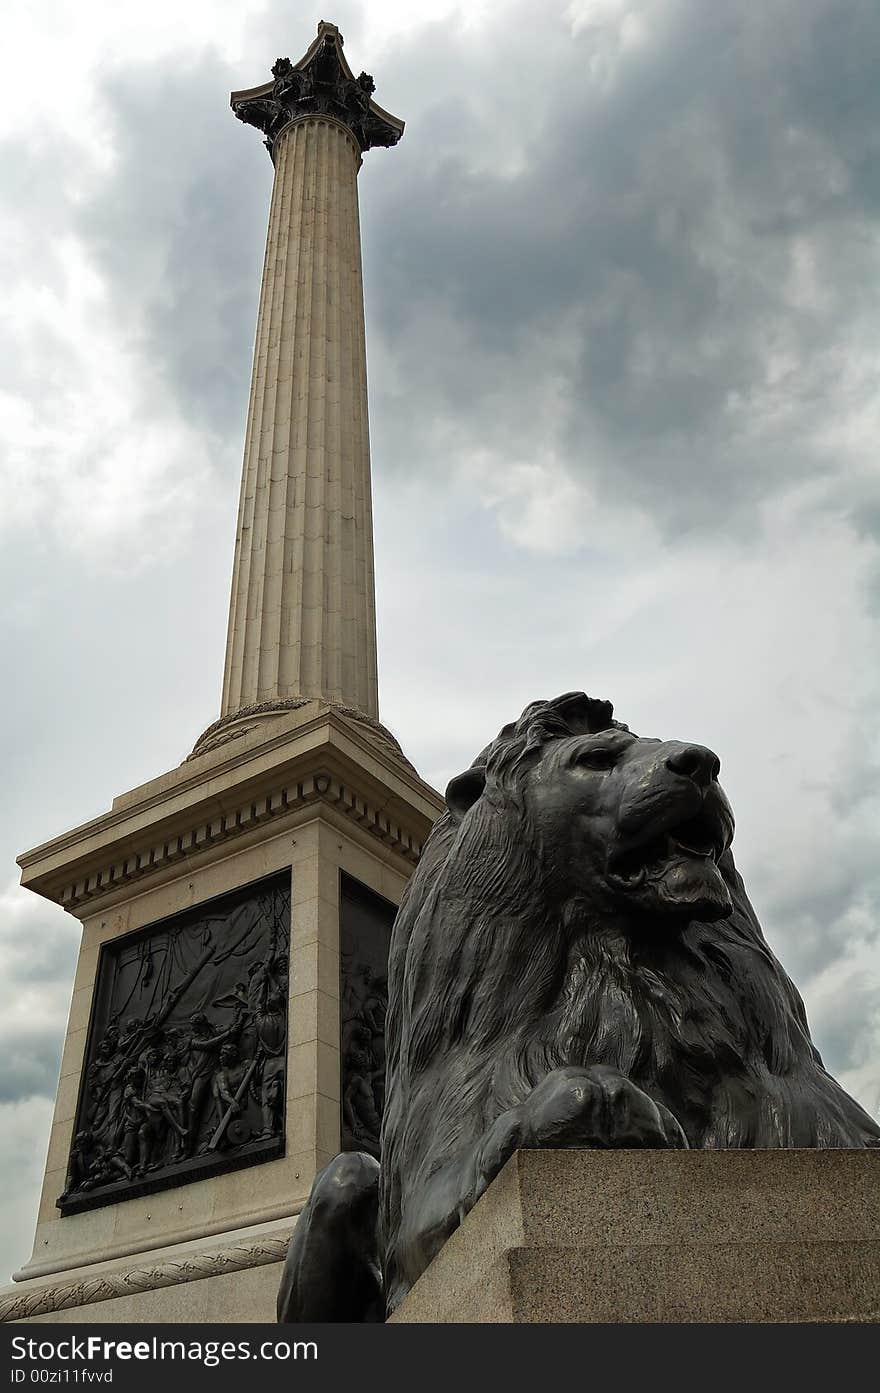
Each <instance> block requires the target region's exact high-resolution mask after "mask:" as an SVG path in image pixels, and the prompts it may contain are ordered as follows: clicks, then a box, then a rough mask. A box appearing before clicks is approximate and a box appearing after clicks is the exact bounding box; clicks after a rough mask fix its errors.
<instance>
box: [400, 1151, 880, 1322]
mask: <svg viewBox="0 0 880 1393" xmlns="http://www.w3.org/2000/svg"><path fill="white" fill-rule="evenodd" d="M392 1320H393V1321H395V1322H396V1321H406V1322H506V1323H519V1322H561V1321H565V1322H571V1321H574V1322H652V1321H667V1322H697V1321H705V1322H712V1321H725V1322H726V1321H749V1322H752V1321H759V1322H771V1321H774V1322H790V1321H822V1322H825V1321H835V1322H837V1321H876V1320H880V1150H872V1149H866V1150H859V1151H855V1150H854V1151H831V1150H828V1151H521V1152H518V1153H517V1154H516V1155H515V1156H513V1157H512V1158H511V1160H510V1161H509V1162H508V1163H507V1165H506V1166H505V1167H504V1170H503V1171H502V1172H501V1174H500V1175H499V1176H498V1178H497V1180H495V1182H494V1183H493V1184H492V1185H491V1186H490V1187H489V1189H488V1190H487V1192H486V1194H485V1195H484V1196H483V1198H482V1199H481V1200H480V1202H479V1204H477V1206H476V1207H475V1208H474V1209H473V1210H472V1211H471V1213H470V1214H469V1215H468V1216H467V1218H466V1219H465V1221H464V1223H463V1224H462V1226H461V1228H459V1229H458V1230H457V1231H456V1232H455V1233H454V1234H453V1235H452V1237H451V1238H450V1239H449V1240H448V1242H447V1243H446V1245H445V1247H444V1248H443V1249H442V1250H441V1252H440V1253H439V1254H438V1255H437V1257H436V1258H435V1259H434V1261H433V1262H432V1264H431V1265H430V1267H429V1268H428V1269H427V1271H426V1272H424V1273H423V1274H422V1276H421V1278H420V1279H419V1281H418V1282H417V1283H416V1285H415V1286H414V1287H413V1289H412V1290H411V1292H410V1293H409V1295H408V1296H407V1298H406V1299H405V1301H404V1302H403V1303H402V1304H401V1306H400V1307H398V1309H397V1311H396V1312H395V1314H394V1315H393V1316H392Z"/></svg>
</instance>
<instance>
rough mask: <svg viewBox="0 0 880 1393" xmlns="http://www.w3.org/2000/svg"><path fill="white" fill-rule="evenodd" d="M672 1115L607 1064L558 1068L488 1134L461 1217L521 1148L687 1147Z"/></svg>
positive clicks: (475, 1159)
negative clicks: (583, 1067) (587, 1067)
mask: <svg viewBox="0 0 880 1393" xmlns="http://www.w3.org/2000/svg"><path fill="white" fill-rule="evenodd" d="M687 1144H688V1142H687V1137H686V1136H685V1134H684V1132H683V1130H682V1128H681V1126H680V1125H679V1123H678V1122H677V1120H676V1119H675V1118H674V1117H673V1115H672V1113H671V1112H670V1111H669V1109H668V1108H667V1107H665V1106H664V1105H663V1104H662V1103H656V1102H655V1101H654V1099H653V1098H649V1097H648V1094H647V1093H643V1092H642V1090H641V1089H640V1088H637V1087H636V1085H635V1084H634V1083H632V1082H631V1081H630V1080H629V1079H627V1078H625V1077H624V1076H623V1075H622V1074H619V1073H618V1072H617V1070H616V1069H612V1068H609V1067H608V1066H606V1065H596V1066H594V1067H593V1068H591V1069H579V1068H576V1067H575V1066H573V1065H571V1066H566V1067H565V1068H562V1069H554V1070H553V1072H552V1073H550V1074H548V1075H547V1077H546V1078H545V1079H542V1080H541V1082H540V1083H539V1084H537V1085H536V1087H535V1088H533V1089H532V1092H531V1093H530V1094H529V1095H528V1097H527V1098H525V1099H524V1100H523V1102H522V1103H520V1104H518V1105H517V1106H516V1107H515V1108H510V1109H509V1110H508V1111H507V1112H504V1113H502V1114H501V1116H500V1117H499V1118H498V1119H497V1121H496V1122H495V1123H494V1124H493V1125H492V1127H490V1128H489V1130H488V1132H486V1133H484V1135H483V1137H482V1138H481V1140H480V1143H479V1144H478V1146H477V1148H476V1151H475V1153H474V1156H473V1162H472V1169H471V1173H470V1175H469V1178H468V1184H467V1185H466V1187H465V1189H464V1193H463V1195H462V1202H461V1205H460V1209H459V1217H460V1218H463V1217H464V1215H465V1214H466V1213H467V1212H468V1210H470V1209H472V1208H473V1206H474V1205H475V1204H476V1202H477V1200H478V1199H479V1198H480V1195H482V1194H483V1192H484V1190H485V1189H486V1188H487V1187H488V1186H489V1185H490V1184H491V1182H492V1181H493V1180H494V1179H495V1177H496V1175H497V1174H498V1172H499V1171H500V1170H501V1168H502V1167H503V1166H504V1164H505V1162H506V1161H507V1160H509V1158H510V1157H511V1156H512V1155H513V1153H514V1151H516V1150H518V1149H519V1148H521V1147H536V1148H541V1147H559V1148H563V1149H564V1148H575V1147H583V1148H585V1149H587V1150H592V1149H596V1148H599V1149H603V1150H604V1149H608V1148H618V1149H622V1148H635V1147H656V1148H664V1149H665V1148H667V1147H687Z"/></svg>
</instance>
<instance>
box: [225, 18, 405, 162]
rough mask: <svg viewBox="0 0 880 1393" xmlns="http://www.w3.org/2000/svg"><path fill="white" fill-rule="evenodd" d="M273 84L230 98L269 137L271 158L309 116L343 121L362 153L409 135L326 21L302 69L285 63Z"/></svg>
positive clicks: (274, 71)
mask: <svg viewBox="0 0 880 1393" xmlns="http://www.w3.org/2000/svg"><path fill="white" fill-rule="evenodd" d="M272 78H273V80H272V81H271V82H266V83H263V85H262V86H261V87H251V88H250V89H249V90H247V91H243V92H233V93H232V96H231V98H230V101H231V104H232V110H233V111H234V112H235V115H236V116H237V117H238V119H239V120H240V121H245V122H247V124H248V125H249V126H256V127H257V128H258V129H259V130H261V131H262V132H263V134H264V135H265V137H266V142H265V143H266V149H267V150H268V151H269V153H270V155H271V154H272V153H273V149H274V145H275V142H276V140H277V139H278V136H279V135H280V134H281V132H282V131H283V130H284V128H285V127H286V126H288V125H289V124H290V122H291V121H295V120H297V119H299V118H303V117H308V116H328V117H332V118H333V119H334V120H336V121H341V122H342V124H343V125H345V126H347V127H348V129H349V130H350V131H351V133H352V135H353V136H354V138H355V140H356V141H357V143H358V146H359V147H360V149H361V150H369V149H370V148H371V147H372V146H373V145H396V144H397V142H398V140H399V139H400V137H401V136H402V134H403V122H402V121H401V120H400V119H399V118H398V117H397V116H392V115H390V113H389V112H387V111H383V110H382V108H381V106H378V105H377V104H376V102H374V101H373V91H374V89H375V83H374V82H373V79H372V78H371V77H370V75H369V73H361V75H360V76H359V77H355V76H354V74H353V73H352V71H351V68H350V67H349V66H348V63H347V62H346V61H345V54H344V53H343V51H342V35H341V34H340V32H339V30H338V29H337V27H336V25H335V24H328V23H326V21H325V20H321V23H320V24H319V25H318V35H317V38H316V39H315V40H314V42H313V43H312V45H311V47H310V48H309V50H308V52H307V53H306V54H304V56H303V57H302V58H300V60H299V62H298V63H291V61H290V59H289V58H279V59H278V60H277V61H276V63H275V64H274V66H273V68H272Z"/></svg>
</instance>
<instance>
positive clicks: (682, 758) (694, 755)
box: [666, 745, 721, 788]
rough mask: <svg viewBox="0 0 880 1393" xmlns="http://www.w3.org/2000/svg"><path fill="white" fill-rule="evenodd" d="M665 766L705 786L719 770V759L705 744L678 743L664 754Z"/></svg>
mask: <svg viewBox="0 0 880 1393" xmlns="http://www.w3.org/2000/svg"><path fill="white" fill-rule="evenodd" d="M666 768H667V769H671V770H672V772H673V773H674V774H681V775H683V777H684V778H686V779H693V781H694V783H695V784H699V785H700V787H701V788H706V787H707V786H708V785H709V784H710V783H711V782H712V780H713V779H717V778H718V775H719V773H720V772H721V760H720V759H719V758H718V756H717V755H716V754H715V752H714V750H707V749H706V746H705V745H678V746H676V748H675V749H674V750H673V751H672V753H671V754H669V755H667V756H666Z"/></svg>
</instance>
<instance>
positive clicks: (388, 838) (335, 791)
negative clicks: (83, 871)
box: [57, 770, 422, 909]
mask: <svg viewBox="0 0 880 1393" xmlns="http://www.w3.org/2000/svg"><path fill="white" fill-rule="evenodd" d="M321 802H324V803H329V804H331V805H332V806H333V807H335V808H337V809H338V810H339V811H340V812H341V813H343V814H344V815H345V816H346V817H347V818H350V819H351V820H352V821H353V822H357V823H358V824H360V826H361V827H363V828H365V830H366V831H368V832H370V833H371V834H372V836H374V837H376V838H377V839H378V840H379V841H381V842H383V843H384V844H385V845H386V846H387V847H389V848H390V849H391V850H392V851H396V852H397V853H398V855H400V856H402V857H403V858H404V860H406V861H409V862H410V864H411V865H415V864H416V863H417V862H418V859H419V857H420V855H421V851H422V844H421V842H420V841H418V840H416V839H415V838H414V837H413V836H412V835H411V833H409V832H408V831H407V830H406V829H405V828H404V827H402V826H401V825H400V823H399V822H397V821H395V819H393V818H391V817H389V816H388V814H387V813H384V812H382V811H381V810H380V809H378V808H376V807H374V806H373V805H372V804H371V803H369V802H367V801H366V799H364V798H363V797H362V796H361V795H360V794H359V793H358V792H357V791H356V790H355V789H353V788H350V787H348V786H347V785H345V784H344V783H342V782H341V781H340V780H339V779H337V778H335V777H334V775H333V774H331V773H330V772H329V771H327V770H319V771H318V772H316V773H314V774H311V775H308V776H306V777H305V778H303V779H300V780H298V781H296V782H293V781H291V782H290V783H289V784H286V785H285V786H284V787H282V788H279V789H278V790H277V791H276V792H274V793H271V794H266V795H265V796H263V797H261V798H256V799H253V800H248V801H247V802H246V803H244V804H243V805H241V806H240V807H238V808H235V809H234V810H232V811H230V812H226V813H221V814H218V815H217V816H216V817H213V818H211V819H209V820H206V821H204V822H200V823H199V824H197V825H196V826H195V827H191V828H189V829H188V830H187V831H185V832H182V833H180V834H179V835H177V836H172V837H170V838H168V840H166V841H160V842H159V843H158V845H146V846H144V847H143V849H142V850H139V851H135V852H132V853H131V855H129V856H126V857H124V858H123V859H122V860H120V861H115V862H113V863H112V864H111V865H108V866H106V867H104V868H103V869H101V870H97V871H93V872H92V873H91V874H90V875H88V876H84V877H82V878H81V879H78V880H74V881H72V882H69V883H68V884H67V885H65V886H64V888H63V889H62V890H61V892H60V894H59V895H58V896H57V903H58V904H61V905H63V906H64V908H65V909H78V908H79V907H80V906H81V905H83V904H85V903H87V902H88V901H89V900H93V899H97V898H99V897H100V896H102V895H105V894H107V893H108V892H110V891H111V890H116V889H118V888H119V887H120V886H122V885H127V884H129V883H130V882H132V881H135V880H137V879H139V877H141V876H143V875H147V874H148V873H152V872H154V871H157V870H161V869H164V868H166V867H168V866H170V865H172V864H173V863H174V862H176V861H181V860H183V859H184V858H185V857H187V856H193V855H194V854H196V853H198V852H201V851H205V850H206V849H207V848H208V847H213V846H217V845H219V843H221V842H224V843H225V842H228V841H231V840H232V839H234V838H235V837H240V836H243V835H244V834H245V833H246V832H252V831H253V830H254V828H255V827H257V826H258V825H259V824H261V823H265V822H268V821H269V820H270V819H272V818H275V817H279V816H282V815H284V814H286V813H292V812H296V811H298V810H299V809H300V808H305V807H308V806H309V805H310V804H314V803H321Z"/></svg>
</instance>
